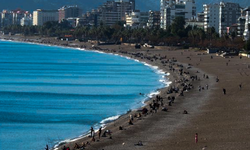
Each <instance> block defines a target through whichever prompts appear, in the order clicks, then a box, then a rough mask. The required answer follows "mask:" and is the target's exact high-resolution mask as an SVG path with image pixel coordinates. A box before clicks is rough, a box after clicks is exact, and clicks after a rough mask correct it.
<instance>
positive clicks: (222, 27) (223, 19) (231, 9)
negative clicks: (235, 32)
mask: <svg viewBox="0 0 250 150" xmlns="http://www.w3.org/2000/svg"><path fill="white" fill-rule="evenodd" d="M219 11H220V12H219V35H220V36H223V35H224V34H227V33H228V27H231V26H232V25H233V24H236V23H237V20H238V18H239V17H240V16H241V7H240V5H239V4H238V3H229V2H220V10H219Z"/></svg>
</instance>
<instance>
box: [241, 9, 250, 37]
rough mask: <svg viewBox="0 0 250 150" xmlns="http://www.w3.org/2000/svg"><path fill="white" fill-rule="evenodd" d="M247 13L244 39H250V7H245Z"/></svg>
mask: <svg viewBox="0 0 250 150" xmlns="http://www.w3.org/2000/svg"><path fill="white" fill-rule="evenodd" d="M243 11H244V13H245V15H246V16H245V29H244V33H243V36H244V40H246V41H247V40H249V39H250V7H248V8H245V9H244V10H243Z"/></svg>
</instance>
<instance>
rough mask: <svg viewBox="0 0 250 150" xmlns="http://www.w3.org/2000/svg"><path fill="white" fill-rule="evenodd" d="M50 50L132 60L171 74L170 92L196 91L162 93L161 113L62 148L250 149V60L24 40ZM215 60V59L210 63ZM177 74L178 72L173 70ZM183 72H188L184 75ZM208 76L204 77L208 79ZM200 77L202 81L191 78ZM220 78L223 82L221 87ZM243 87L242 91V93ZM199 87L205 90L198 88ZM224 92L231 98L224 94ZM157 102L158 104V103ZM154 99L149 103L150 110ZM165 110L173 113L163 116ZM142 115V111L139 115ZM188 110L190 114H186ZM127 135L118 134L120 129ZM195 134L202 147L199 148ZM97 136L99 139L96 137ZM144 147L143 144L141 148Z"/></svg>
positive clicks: (122, 122)
mask: <svg viewBox="0 0 250 150" xmlns="http://www.w3.org/2000/svg"><path fill="white" fill-rule="evenodd" d="M12 40H19V41H24V42H35V43H42V44H48V45H59V46H70V47H74V48H78V47H81V48H85V49H87V50H88V49H91V50H96V49H97V50H99V51H102V52H105V53H114V54H119V55H122V56H127V57H130V58H132V59H136V60H139V61H142V62H146V63H148V64H150V65H152V66H158V67H159V69H161V70H163V71H164V72H166V73H170V75H169V76H168V78H169V79H170V81H172V84H171V85H170V87H179V88H180V89H181V88H183V86H182V85H181V84H182V83H188V84H191V85H192V88H191V89H190V90H188V92H187V91H184V92H183V94H184V96H179V95H180V92H179V93H172V94H167V92H168V90H169V87H167V88H163V89H160V94H159V96H160V97H162V98H163V106H161V107H159V109H158V110H157V112H149V113H148V114H147V115H142V116H141V117H138V118H137V117H134V119H133V125H129V123H128V120H129V118H130V115H133V116H134V115H135V114H138V113H139V112H138V111H137V110H135V111H132V112H129V113H127V114H125V115H123V116H121V117H120V118H119V119H118V120H116V121H114V122H111V123H109V124H108V125H107V127H106V128H105V129H104V130H110V131H111V132H112V134H111V135H112V136H111V137H112V138H110V136H107V137H101V138H100V140H99V138H98V137H97V136H96V141H95V142H92V141H91V138H89V137H85V138H81V139H79V140H77V141H72V142H71V143H65V144H61V145H60V147H59V148H58V149H62V148H63V146H64V145H65V146H67V147H68V146H69V147H70V148H71V149H74V147H75V143H78V145H82V143H83V142H84V143H85V142H87V141H88V142H90V144H87V146H86V148H85V149H91V150H92V149H93V150H102V149H104V150H128V149H143V150H144V149H145V150H161V149H162V150H166V149H169V150H182V149H185V150H186V149H188V150H189V149H190V150H194V149H197V150H198V149H202V148H204V149H214V150H217V149H220V150H221V149H225V150H228V149H241V150H242V149H249V148H250V143H249V142H248V141H249V139H250V136H249V134H248V127H249V123H250V119H249V115H248V114H249V112H250V109H249V107H250V106H249V105H250V103H249V102H248V101H249V95H250V94H249V88H250V87H249V85H248V84H247V83H248V82H249V80H250V79H249V75H250V68H248V65H249V64H250V60H249V59H247V58H244V57H243V58H242V59H241V58H240V57H238V56H234V57H229V58H223V57H220V56H215V54H206V53H205V52H204V51H195V50H192V49H190V50H182V49H178V48H173V47H156V48H154V49H150V48H142V49H135V48H134V47H133V46H126V45H108V46H98V48H92V44H90V43H82V44H79V43H78V42H72V43H68V42H65V41H63V42H61V41H57V42H56V40H54V42H53V40H47V42H46V40H41V39H39V40H37V39H31V38H29V39H28V40H25V38H19V39H12ZM211 56H212V57H211ZM173 68H174V70H173ZM180 69H183V72H185V73H183V74H182V75H180V71H179V70H180ZM204 75H205V76H204ZM195 76H197V79H191V77H195ZM216 78H218V79H219V81H218V82H216ZM239 85H242V88H240V87H239ZM199 86H200V87H199ZM223 88H224V89H226V94H223ZM168 96H175V100H174V103H172V106H169V103H168V102H169V101H168V98H167V97H168ZM153 99H154V100H155V98H153ZM153 99H151V100H149V101H147V102H146V103H147V104H148V105H146V106H145V107H147V108H148V109H149V104H150V103H152V101H153ZM162 107H166V108H167V109H168V111H162V110H161V109H162ZM139 110H141V108H140V109H139ZM184 110H186V111H187V112H188V114H183V111H184ZM120 126H121V127H122V128H123V130H119V127H120ZM195 133H198V142H197V143H195ZM96 135H98V133H97V134H96ZM139 141H141V144H138V142H139Z"/></svg>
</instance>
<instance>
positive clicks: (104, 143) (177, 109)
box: [24, 41, 215, 150]
mask: <svg viewBox="0 0 250 150" xmlns="http://www.w3.org/2000/svg"><path fill="white" fill-rule="evenodd" d="M24 42H25V41H24ZM59 43H60V41H59ZM35 44H36V43H35ZM37 44H44V43H37ZM45 45H46V44H45ZM51 46H53V45H51ZM55 46H60V44H59V45H55ZM107 47H109V46H107ZM117 47H118V46H116V48H117ZM125 47H127V46H125ZM66 48H76V47H66ZM104 48H105V46H104ZM119 48H120V46H119ZM90 51H92V50H90ZM93 51H96V50H93ZM124 51H126V52H127V53H124ZM138 51H139V52H144V53H145V55H150V53H154V52H155V51H158V50H155V49H153V50H150V51H149V53H148V52H147V51H146V50H138ZM159 51H161V50H159ZM166 51H167V52H171V49H169V50H166ZM181 51H182V52H183V50H181ZM101 52H103V53H112V52H113V53H115V54H120V55H123V56H124V57H128V56H130V57H131V58H132V59H136V58H137V57H136V56H135V55H134V54H136V53H137V50H131V52H130V51H129V50H128V49H126V48H125V49H122V50H114V49H112V48H105V50H103V51H101ZM184 52H185V51H184ZM155 53H156V54H157V52H155ZM150 57H151V56H150ZM157 57H158V56H157ZM137 59H138V60H139V61H140V58H137ZM171 59H172V58H171ZM147 62H148V63H153V65H156V66H158V68H159V69H163V70H164V71H165V72H168V71H167V67H166V66H164V65H162V64H161V62H152V61H151V60H147ZM171 63H173V66H174V68H176V69H178V66H177V67H176V64H182V65H184V67H183V69H185V71H188V72H190V74H189V75H187V76H188V77H187V78H189V77H190V76H191V75H196V74H197V73H196V71H197V70H199V73H200V74H202V73H205V72H203V71H202V70H200V69H198V68H196V67H193V66H192V65H191V66H192V67H191V69H187V67H190V66H189V65H188V63H182V62H171ZM169 72H172V73H171V74H170V76H169V80H170V81H175V80H178V79H179V80H180V79H181V78H182V77H180V76H178V73H176V72H175V73H174V72H173V71H171V70H170V71H169ZM209 76H210V77H211V78H212V80H213V79H214V78H215V76H214V75H210V74H209ZM212 80H211V79H209V81H212ZM202 82H204V83H203V84H205V82H206V83H207V82H208V81H206V80H204V81H203V80H202ZM192 83H193V84H194V89H197V87H198V85H199V84H201V82H200V81H194V82H192ZM172 85H173V86H178V85H179V86H180V84H179V83H176V82H172V84H171V86H172ZM213 86H214V85H211V88H212V87H213ZM194 89H193V90H191V92H188V93H184V95H185V98H184V97H180V96H178V97H176V98H177V105H176V106H175V104H174V106H171V107H168V109H169V111H168V112H167V113H166V114H163V113H164V112H159V113H155V114H154V113H152V114H150V115H147V116H143V117H142V119H141V120H136V122H135V125H134V126H128V125H127V119H128V117H129V115H130V114H134V113H137V112H129V113H126V114H124V115H122V116H121V117H120V118H119V119H118V120H115V121H113V122H111V123H109V124H108V125H107V128H108V129H111V131H114V133H113V134H112V137H114V139H116V138H118V143H120V142H121V140H123V137H121V134H122V133H121V132H129V131H128V130H132V132H138V131H137V130H140V131H141V130H142V131H143V130H148V129H146V128H145V127H144V125H142V123H141V122H144V123H145V122H149V123H150V122H152V120H154V121H155V120H156V122H159V118H161V119H165V118H162V116H167V117H169V115H168V113H169V114H170V116H171V117H172V115H174V116H175V115H176V114H177V116H178V117H177V118H171V117H170V118H168V119H170V120H171V121H170V122H171V124H170V125H167V126H169V128H171V130H170V131H167V133H168V134H169V135H167V136H166V137H165V135H162V137H158V136H157V135H154V136H155V137H154V138H156V139H157V140H160V139H166V138H167V139H170V138H171V137H173V134H174V133H175V132H176V130H177V129H178V128H182V127H183V126H184V125H188V124H189V123H190V120H191V119H192V118H193V117H195V116H197V115H198V114H195V115H193V114H189V115H187V116H185V115H182V113H181V112H182V111H183V109H185V108H186V105H187V106H190V104H189V103H190V102H185V99H192V98H194V97H197V95H195V94H196V93H195V92H193V91H194ZM167 90H168V88H163V89H161V90H160V91H162V94H160V96H163V97H167V94H165V92H167ZM210 93H211V92H210V90H208V92H207V93H206V95H207V96H206V98H204V99H203V101H202V102H198V104H196V103H194V102H192V104H191V106H192V105H193V106H194V108H192V109H191V108H189V110H188V111H191V113H195V112H197V111H198V112H201V111H200V110H195V109H197V108H200V107H202V106H203V105H205V102H206V101H207V100H208V97H209V95H210ZM186 95H187V96H186ZM190 95H191V96H190ZM194 95H195V96H194ZM150 102H152V99H151V100H149V101H147V102H146V104H147V105H146V106H145V107H148V106H149V103H150ZM165 102H166V103H167V100H164V103H165ZM203 102H204V103H203ZM159 111H160V110H159ZM159 115H160V116H159ZM154 116H156V117H154ZM179 118H182V119H183V120H181V121H179V122H178V120H177V119H179ZM119 124H121V125H124V126H125V130H123V131H119V130H117V128H118V126H119ZM136 124H138V126H137V125H136ZM150 124H151V123H150ZM159 124H162V123H159ZM139 126H140V127H142V128H143V129H138V127H139ZM153 126H156V127H157V125H153ZM158 126H159V125H158ZM134 128H136V129H134ZM153 128H154V129H155V127H153ZM129 133H130V134H133V133H131V132H129ZM144 134H146V133H144ZM146 135H148V133H147V134H146ZM142 136H143V135H142ZM127 137H128V136H127ZM129 137H130V136H129ZM114 139H112V142H111V140H109V139H102V138H101V141H97V142H91V145H88V146H87V147H86V149H100V148H103V147H104V148H105V149H106V147H109V148H108V149H124V150H125V149H128V148H129V149H134V148H133V147H134V145H133V144H132V145H131V144H130V145H129V146H127V144H125V145H120V144H119V145H117V142H116V141H115V142H114ZM119 139H120V140H119ZM86 141H90V139H89V138H88V137H86V138H81V139H80V140H79V141H74V142H71V143H66V146H69V147H70V148H71V149H72V148H73V147H74V144H75V143H78V144H79V145H80V144H81V143H82V142H86ZM124 141H128V139H127V140H124ZM151 142H152V141H151ZM155 142H157V141H155ZM124 143H125V142H124ZM130 143H131V141H130ZM132 143H137V142H136V141H133V142H132ZM144 143H145V145H146V147H145V146H144V148H146V149H151V148H148V145H150V144H151V143H150V141H146V140H143V144H144ZM62 146H63V145H62ZM62 146H61V147H59V149H61V148H62ZM153 149H156V148H153Z"/></svg>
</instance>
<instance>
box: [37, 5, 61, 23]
mask: <svg viewBox="0 0 250 150" xmlns="http://www.w3.org/2000/svg"><path fill="white" fill-rule="evenodd" d="M58 17H59V15H58V10H42V9H37V10H36V11H33V25H34V26H41V25H43V24H44V23H46V22H48V21H58Z"/></svg>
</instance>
